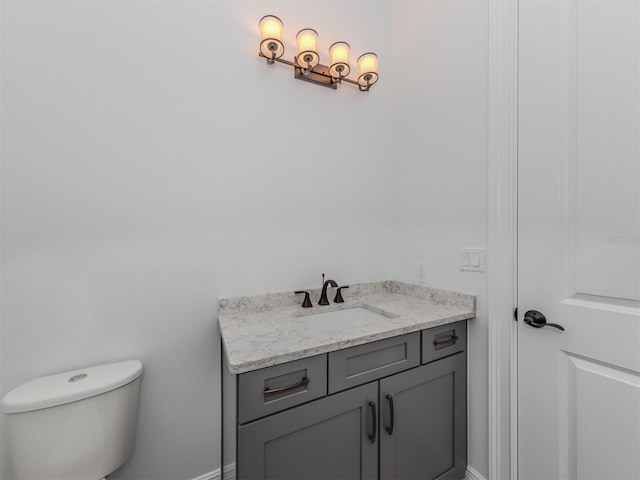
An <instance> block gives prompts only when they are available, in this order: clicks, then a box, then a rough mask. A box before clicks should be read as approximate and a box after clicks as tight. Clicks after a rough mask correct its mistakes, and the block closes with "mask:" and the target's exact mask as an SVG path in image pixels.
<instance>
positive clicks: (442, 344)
mask: <svg viewBox="0 0 640 480" xmlns="http://www.w3.org/2000/svg"><path fill="white" fill-rule="evenodd" d="M457 341H458V337H457V336H456V335H453V336H451V337H449V338H447V339H446V340H434V341H433V345H434V346H435V347H436V348H443V347H448V346H449V345H455V343H456V342H457Z"/></svg>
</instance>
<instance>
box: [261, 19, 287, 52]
mask: <svg viewBox="0 0 640 480" xmlns="http://www.w3.org/2000/svg"><path fill="white" fill-rule="evenodd" d="M259 25H260V53H262V54H263V55H264V56H265V57H267V58H271V57H272V56H273V54H274V53H275V58H280V57H281V56H282V54H283V53H284V44H283V43H282V32H283V30H284V26H283V25H282V21H281V20H280V19H279V18H278V17H275V16H273V15H266V16H264V17H262V18H261V19H260V24H259Z"/></svg>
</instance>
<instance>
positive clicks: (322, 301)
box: [318, 273, 338, 305]
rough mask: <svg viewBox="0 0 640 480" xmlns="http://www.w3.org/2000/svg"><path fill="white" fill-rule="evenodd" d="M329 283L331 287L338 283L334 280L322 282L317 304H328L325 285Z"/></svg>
mask: <svg viewBox="0 0 640 480" xmlns="http://www.w3.org/2000/svg"><path fill="white" fill-rule="evenodd" d="M322 279H323V280H324V273H323V274H322ZM329 285H331V286H332V287H337V286H338V284H337V283H336V282H335V280H327V281H326V282H324V283H323V284H322V293H321V294H320V301H319V302H318V305H329V299H328V298H327V287H328V286H329Z"/></svg>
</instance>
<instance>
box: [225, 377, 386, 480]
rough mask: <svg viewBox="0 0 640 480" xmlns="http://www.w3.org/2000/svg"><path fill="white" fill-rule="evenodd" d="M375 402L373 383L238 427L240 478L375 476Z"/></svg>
mask: <svg viewBox="0 0 640 480" xmlns="http://www.w3.org/2000/svg"><path fill="white" fill-rule="evenodd" d="M370 402H371V403H373V406H372V405H370ZM377 402H378V383H377V382H374V383H370V384H367V385H363V386H361V387H357V388H354V389H352V390H348V391H346V392H342V393H338V394H336V395H333V396H330V397H325V398H323V399H320V400H316V401H314V402H311V403H309V404H306V405H302V406H299V407H296V408H293V409H291V410H287V411H284V412H281V413H277V414H275V415H272V416H270V417H267V418H263V419H261V420H257V421H255V422H252V423H249V424H246V425H242V426H240V427H238V478H239V479H249V478H264V479H269V478H271V479H307V478H315V479H321V478H322V479H339V478H344V479H359V478H362V479H364V478H367V479H369V478H370V479H375V478H377V477H378V435H377V433H378V432H376V438H374V439H373V440H372V438H373V437H372V435H373V432H374V429H376V430H377V425H376V424H377V421H378V419H377V418H376V417H377V415H376V414H377V412H378V408H377V407H378V405H377ZM374 407H375V409H374ZM374 410H375V411H374Z"/></svg>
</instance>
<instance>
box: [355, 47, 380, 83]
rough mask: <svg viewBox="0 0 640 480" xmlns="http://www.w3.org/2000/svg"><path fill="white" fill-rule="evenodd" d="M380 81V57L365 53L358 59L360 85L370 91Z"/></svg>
mask: <svg viewBox="0 0 640 480" xmlns="http://www.w3.org/2000/svg"><path fill="white" fill-rule="evenodd" d="M377 81H378V56H377V55H376V54H375V53H371V52H369V53H365V54H363V55H360V57H358V84H359V85H360V87H361V90H362V87H365V88H366V89H369V87H370V86H371V85H373V84H374V83H376V82H377Z"/></svg>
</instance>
